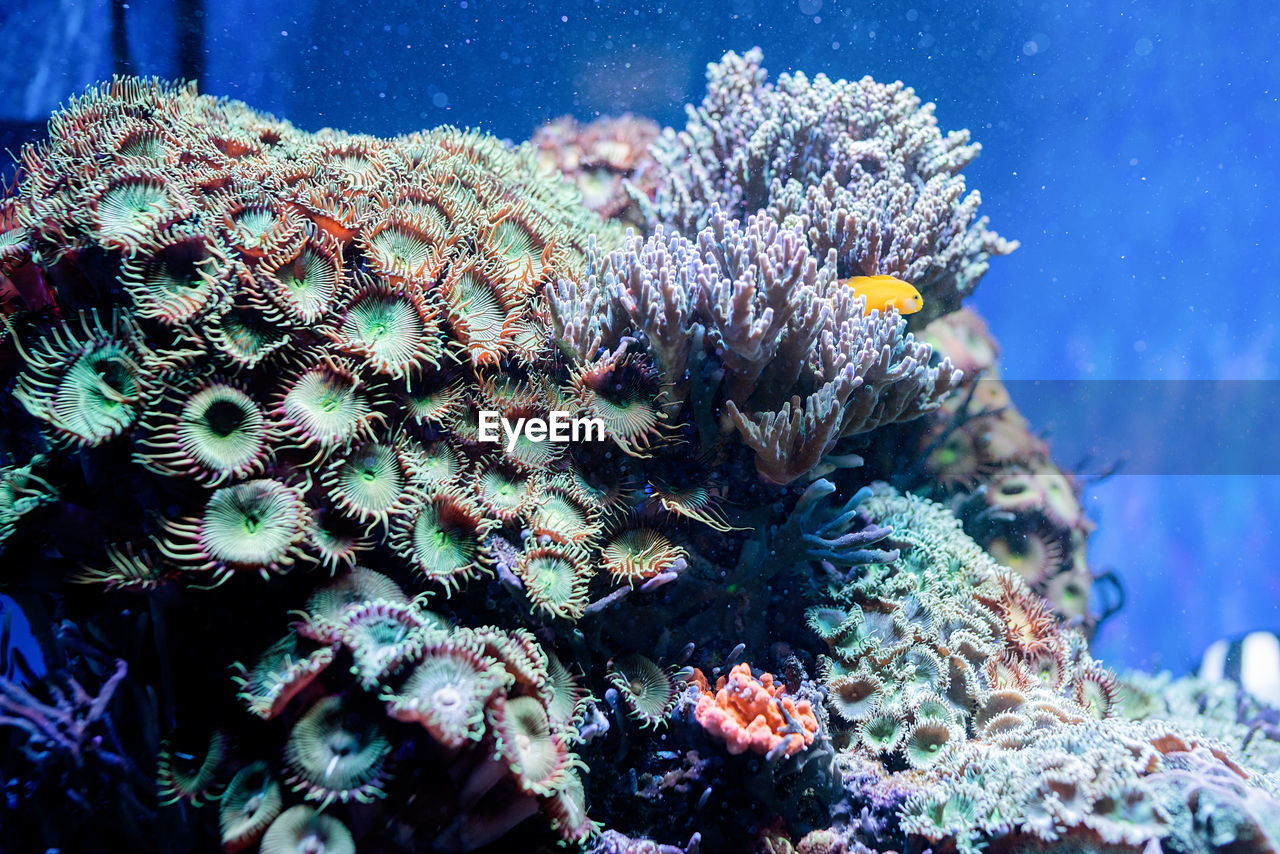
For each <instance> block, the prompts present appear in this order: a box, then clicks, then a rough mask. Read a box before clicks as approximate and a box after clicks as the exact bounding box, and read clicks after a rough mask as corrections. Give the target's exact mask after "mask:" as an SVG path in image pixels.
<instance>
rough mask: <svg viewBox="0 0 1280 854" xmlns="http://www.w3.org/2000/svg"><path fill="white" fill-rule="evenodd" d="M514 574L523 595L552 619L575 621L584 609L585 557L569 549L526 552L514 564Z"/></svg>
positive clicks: (588, 570)
mask: <svg viewBox="0 0 1280 854" xmlns="http://www.w3.org/2000/svg"><path fill="white" fill-rule="evenodd" d="M515 574H516V575H517V576H518V577H519V579H520V580H521V581H522V582H524V590H525V595H526V596H528V597H529V602H530V603H531V604H532V605H533V606H534V607H535V608H537V609H538V610H539V611H542V612H544V613H546V614H547V615H549V616H551V617H561V618H564V619H568V620H576V619H578V618H579V617H581V616H582V613H583V610H584V609H585V608H586V606H587V583H588V582H589V581H590V580H591V574H592V573H591V567H590V564H589V563H588V561H587V558H586V555H584V554H583V553H582V552H580V551H579V550H578V549H575V548H573V547H572V546H563V545H556V546H546V547H534V548H527V549H526V550H525V551H524V552H522V553H521V555H520V559H519V561H517V562H516V566H515Z"/></svg>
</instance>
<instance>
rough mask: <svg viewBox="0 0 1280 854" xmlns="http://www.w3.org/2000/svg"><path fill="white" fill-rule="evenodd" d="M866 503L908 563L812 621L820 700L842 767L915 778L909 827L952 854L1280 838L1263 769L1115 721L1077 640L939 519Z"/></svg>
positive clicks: (1146, 726)
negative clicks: (822, 650) (1228, 834)
mask: <svg viewBox="0 0 1280 854" xmlns="http://www.w3.org/2000/svg"><path fill="white" fill-rule="evenodd" d="M860 506H861V508H862V511H863V512H864V513H865V514H866V516H867V517H868V518H869V519H870V520H872V521H873V522H875V523H877V524H880V525H886V526H889V527H891V528H893V529H894V534H893V535H891V537H890V539H891V540H892V541H893V542H894V543H895V544H897V545H899V546H900V547H901V549H902V554H901V556H900V557H899V559H898V560H897V561H895V562H894V563H892V564H873V565H869V566H867V567H866V569H865V570H864V571H863V572H862V573H861V574H860V575H859V577H857V578H855V579H854V580H852V581H850V582H848V583H846V584H844V585H843V586H840V587H839V588H838V589H834V590H833V595H832V599H831V604H829V605H827V606H822V607H819V608H816V609H815V610H814V611H812V612H811V622H813V623H814V624H815V627H816V628H818V629H819V630H820V631H822V632H823V633H824V634H825V635H826V636H827V638H828V643H829V644H830V646H831V657H830V658H828V659H827V664H826V666H825V668H824V669H825V673H826V679H827V686H828V688H829V694H828V696H829V698H830V702H831V705H832V707H833V709H834V710H835V711H836V712H837V713H838V714H839V715H840V717H842V718H844V719H845V721H847V722H849V723H850V724H852V726H850V727H848V730H847V733H848V734H847V737H848V739H849V743H850V748H849V749H850V751H851V756H850V758H851V759H852V758H853V757H857V760H856V761H859V762H867V761H868V760H870V761H871V762H874V763H877V764H876V766H875V767H876V768H877V772H878V773H881V774H887V775H888V779H890V780H893V779H894V777H895V775H909V776H910V779H911V783H910V787H911V788H912V789H913V790H914V791H913V792H912V794H911V795H910V796H909V797H907V798H906V799H905V801H904V802H903V804H902V806H901V808H900V814H899V815H900V821H901V826H902V827H903V829H905V830H906V831H907V832H908V833H910V834H914V835H919V836H922V837H924V838H926V839H929V840H931V841H933V842H942V841H944V840H953V841H954V842H955V844H956V845H957V847H958V848H959V849H960V850H979V849H981V848H982V847H984V845H985V844H986V843H988V842H990V841H991V840H992V839H998V840H1001V843H1002V844H1003V845H1020V846H1023V847H1026V848H1034V847H1037V846H1047V844H1048V843H1059V844H1061V845H1063V846H1068V847H1072V846H1074V848H1073V850H1095V849H1102V848H1103V847H1105V846H1115V847H1117V848H1123V847H1125V846H1128V847H1132V848H1142V847H1144V846H1147V845H1149V844H1153V843H1154V844H1164V845H1167V846H1169V847H1170V848H1172V849H1174V850H1179V851H1207V850H1212V848H1213V845H1214V844H1220V843H1221V842H1222V834H1221V833H1220V832H1216V831H1213V830H1212V828H1211V827H1210V833H1209V838H1206V836H1205V831H1206V827H1207V825H1206V824H1205V822H1206V820H1207V818H1208V815H1209V813H1210V812H1213V813H1214V818H1213V822H1214V823H1216V826H1217V827H1219V828H1222V827H1227V826H1230V827H1233V828H1235V830H1234V831H1233V836H1232V838H1233V840H1238V841H1239V842H1240V843H1241V844H1264V843H1266V841H1267V840H1274V838H1275V832H1276V827H1275V826H1274V821H1273V820H1272V818H1271V817H1272V816H1275V815H1280V800H1277V799H1276V798H1277V795H1280V785H1278V784H1280V780H1277V778H1276V777H1275V776H1274V774H1273V773H1271V769H1270V768H1268V767H1266V766H1265V765H1263V764H1261V763H1259V762H1257V761H1256V760H1254V761H1249V760H1246V758H1245V755H1244V754H1243V753H1241V752H1240V751H1239V750H1238V749H1236V748H1235V746H1233V745H1230V744H1229V742H1227V741H1224V740H1220V739H1218V738H1214V737H1211V736H1209V735H1206V734H1205V733H1204V732H1203V731H1201V730H1198V729H1196V728H1188V727H1187V726H1186V723H1187V722H1186V721H1178V722H1176V723H1175V722H1173V721H1169V720H1160V719H1159V716H1158V715H1150V716H1148V718H1147V719H1146V720H1143V721H1134V720H1126V719H1124V718H1123V717H1122V715H1121V703H1120V696H1121V689H1120V686H1119V684H1118V682H1117V679H1116V677H1115V675H1114V674H1112V673H1111V672H1110V671H1108V670H1106V669H1105V668H1104V667H1103V666H1102V665H1101V664H1100V663H1098V662H1096V661H1094V660H1093V659H1092V658H1091V657H1090V656H1089V654H1088V651H1087V648H1086V645H1085V642H1084V638H1083V636H1081V635H1080V634H1079V633H1078V632H1077V631H1075V630H1073V629H1070V628H1066V627H1062V626H1060V625H1058V624H1056V623H1055V622H1054V621H1053V620H1051V619H1048V618H1047V614H1046V613H1045V611H1044V605H1043V603H1042V602H1041V601H1040V600H1039V599H1038V598H1037V597H1035V596H1034V594H1032V593H1031V592H1030V590H1029V589H1028V588H1027V587H1026V586H1025V584H1024V583H1023V582H1022V581H1021V580H1020V579H1019V578H1018V577H1017V576H1016V575H1015V574H1014V573H1013V572H1011V571H1010V570H1008V569H1006V568H1004V567H1001V566H999V565H998V564H996V563H995V561H994V560H992V558H991V557H990V556H989V555H988V554H987V553H986V552H984V551H983V550H982V549H980V548H979V547H978V546H977V544H976V543H974V542H973V541H972V540H971V539H970V538H969V537H967V536H966V535H965V534H964V533H963V531H962V530H961V527H960V523H959V521H958V520H957V519H956V518H955V517H954V516H952V515H951V514H950V513H949V512H947V510H946V509H945V508H944V507H942V506H941V505H938V504H936V503H933V502H930V501H928V500H926V499H922V498H918V497H915V496H910V495H907V496H903V495H899V494H896V493H894V492H893V491H891V490H889V489H888V488H887V487H877V488H876V489H875V492H874V494H870V495H868V496H866V497H865V499H864V500H863V501H862V502H861V505H860ZM863 767H865V766H863ZM910 769H916V770H915V772H913V771H912V770H910ZM1183 776H1185V777H1186V779H1185V780H1182V782H1181V784H1180V783H1179V782H1178V781H1179V780H1180V779H1181V778H1182V777H1183ZM904 788H905V786H904ZM1204 789H1208V790H1212V791H1213V793H1214V795H1213V798H1212V800H1211V801H1205V800H1204V798H1205V797H1208V796H1207V795H1205V794H1203V790H1204ZM1210 803H1211V804H1212V806H1210V805H1209V804H1210Z"/></svg>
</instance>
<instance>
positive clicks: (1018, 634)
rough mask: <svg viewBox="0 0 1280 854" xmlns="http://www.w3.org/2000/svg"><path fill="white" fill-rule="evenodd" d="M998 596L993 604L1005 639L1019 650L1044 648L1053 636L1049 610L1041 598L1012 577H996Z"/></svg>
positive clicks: (1054, 627) (1027, 650) (1031, 650)
mask: <svg viewBox="0 0 1280 854" xmlns="http://www.w3.org/2000/svg"><path fill="white" fill-rule="evenodd" d="M999 586H1000V596H999V598H997V599H996V600H995V605H996V607H997V609H998V610H999V613H1000V619H1001V623H1002V624H1003V628H1004V636H1005V642H1006V643H1008V644H1009V645H1010V646H1011V647H1012V648H1013V649H1017V650H1020V651H1021V652H1023V653H1029V652H1033V651H1035V650H1039V649H1043V648H1046V647H1047V646H1048V645H1050V644H1051V643H1052V642H1053V639H1054V638H1055V637H1056V636H1057V625H1056V623H1055V622H1054V618H1053V613H1052V612H1051V611H1049V609H1048V608H1046V607H1045V605H1044V600H1042V599H1041V598H1040V597H1038V596H1036V595H1035V594H1034V593H1032V592H1031V591H1030V590H1029V589H1028V588H1027V587H1026V586H1025V585H1023V584H1022V583H1021V582H1020V581H1016V580H1014V579H1013V578H1012V577H1005V576H1001V577H1000V578H999Z"/></svg>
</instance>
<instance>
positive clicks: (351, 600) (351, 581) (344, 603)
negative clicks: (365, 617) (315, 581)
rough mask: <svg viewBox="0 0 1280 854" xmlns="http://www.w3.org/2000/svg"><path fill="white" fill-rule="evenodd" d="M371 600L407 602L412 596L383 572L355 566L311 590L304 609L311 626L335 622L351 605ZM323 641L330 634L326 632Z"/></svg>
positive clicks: (339, 621) (338, 620)
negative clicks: (312, 591) (318, 587)
mask: <svg viewBox="0 0 1280 854" xmlns="http://www.w3.org/2000/svg"><path fill="white" fill-rule="evenodd" d="M368 602H386V603H389V604H392V605H406V604H408V602H409V597H408V596H406V595H405V594H404V591H403V590H401V589H400V585H398V584H396V583H395V582H394V581H392V580H391V579H390V578H388V577H387V576H385V575H383V574H382V573H381V572H374V571H373V570H372V569H367V568H365V567H363V566H355V567H352V568H351V569H349V570H347V571H346V572H343V573H342V574H340V575H339V576H338V577H337V578H335V579H334V580H333V581H332V582H330V583H329V584H327V585H325V586H324V587H321V588H320V589H319V590H317V591H315V592H314V593H312V594H311V597H310V598H309V599H307V607H306V610H305V614H306V617H307V622H308V623H309V624H311V625H312V626H336V625H338V624H340V623H341V622H342V620H343V619H344V614H345V612H346V610H347V609H348V608H350V607H352V606H362V605H364V604H366V603H368ZM324 641H325V642H328V641H330V638H328V637H327V636H326V637H325V638H324Z"/></svg>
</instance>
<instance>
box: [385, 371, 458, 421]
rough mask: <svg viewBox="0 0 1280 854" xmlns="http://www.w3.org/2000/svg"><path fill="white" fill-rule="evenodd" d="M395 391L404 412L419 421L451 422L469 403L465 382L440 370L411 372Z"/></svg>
mask: <svg viewBox="0 0 1280 854" xmlns="http://www.w3.org/2000/svg"><path fill="white" fill-rule="evenodd" d="M396 394H397V396H398V397H399V399H400V401H401V404H402V405H403V407H404V409H405V413H406V415H407V416H408V417H409V418H412V419H413V420H414V421H416V422H418V423H419V424H431V425H436V426H443V425H445V424H450V423H452V422H453V421H454V420H455V419H457V418H458V417H459V416H460V415H462V413H463V411H464V410H465V409H466V407H467V404H468V400H467V388H466V385H465V384H464V383H463V382H461V381H459V380H457V379H451V378H449V377H447V376H445V375H443V374H426V375H422V376H411V377H409V381H408V385H407V387H405V388H402V389H397V392H396Z"/></svg>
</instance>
